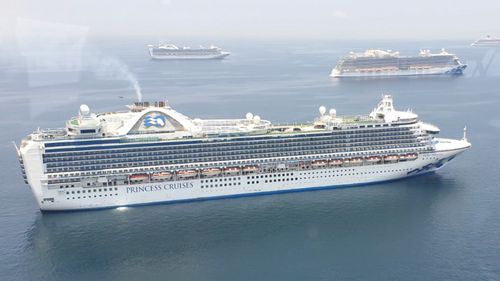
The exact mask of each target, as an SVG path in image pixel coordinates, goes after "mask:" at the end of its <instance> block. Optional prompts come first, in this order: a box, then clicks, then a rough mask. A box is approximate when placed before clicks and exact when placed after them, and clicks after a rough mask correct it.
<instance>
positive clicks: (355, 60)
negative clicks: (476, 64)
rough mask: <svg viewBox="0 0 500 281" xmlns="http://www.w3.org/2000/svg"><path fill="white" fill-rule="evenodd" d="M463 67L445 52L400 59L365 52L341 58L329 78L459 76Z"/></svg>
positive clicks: (379, 52)
mask: <svg viewBox="0 0 500 281" xmlns="http://www.w3.org/2000/svg"><path fill="white" fill-rule="evenodd" d="M465 68H466V65H465V64H462V63H461V62H460V60H459V59H458V57H457V56H455V55H454V54H450V53H448V52H446V51H445V50H442V51H441V52H440V53H431V52H430V51H429V50H421V51H420V53H419V54H418V55H417V56H400V55H399V52H391V51H382V50H367V51H365V52H363V53H354V52H351V53H350V54H349V55H348V56H347V57H344V58H343V59H341V60H340V61H339V62H338V63H337V65H336V66H335V68H334V69H333V70H332V72H331V74H330V76H332V77H377V76H411V75H439V74H449V75H459V74H462V72H463V70H464V69H465Z"/></svg>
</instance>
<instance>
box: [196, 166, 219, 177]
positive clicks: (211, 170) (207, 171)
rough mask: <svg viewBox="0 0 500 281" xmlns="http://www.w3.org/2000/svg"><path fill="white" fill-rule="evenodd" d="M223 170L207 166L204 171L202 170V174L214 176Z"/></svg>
mask: <svg viewBox="0 0 500 281" xmlns="http://www.w3.org/2000/svg"><path fill="white" fill-rule="evenodd" d="M221 172H222V170H221V169H219V168H207V169H203V171H201V174H202V175H204V176H205V177H213V176H217V175H220V173H221Z"/></svg>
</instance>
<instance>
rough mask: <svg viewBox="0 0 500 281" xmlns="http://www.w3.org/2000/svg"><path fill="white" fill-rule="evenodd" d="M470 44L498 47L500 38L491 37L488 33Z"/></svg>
mask: <svg viewBox="0 0 500 281" xmlns="http://www.w3.org/2000/svg"><path fill="white" fill-rule="evenodd" d="M472 46H474V47H490V48H492V47H500V38H493V37H491V36H489V35H487V36H486V37H484V38H481V39H478V40H476V41H475V42H474V43H472Z"/></svg>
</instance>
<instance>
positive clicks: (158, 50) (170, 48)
mask: <svg viewBox="0 0 500 281" xmlns="http://www.w3.org/2000/svg"><path fill="white" fill-rule="evenodd" d="M148 47H149V55H150V56H151V58H152V59H159V60H172V59H173V60H187V59H223V58H225V57H227V56H229V54H230V53H229V52H225V51H222V50H221V48H218V47H216V46H213V45H212V46H210V47H208V48H207V47H203V46H200V47H198V48H191V47H182V48H179V47H177V46H176V45H174V44H163V43H160V44H159V45H157V46H153V45H149V46H148Z"/></svg>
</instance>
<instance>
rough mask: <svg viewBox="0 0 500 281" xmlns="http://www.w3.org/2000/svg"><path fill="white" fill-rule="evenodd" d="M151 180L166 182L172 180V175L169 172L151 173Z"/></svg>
mask: <svg viewBox="0 0 500 281" xmlns="http://www.w3.org/2000/svg"><path fill="white" fill-rule="evenodd" d="M151 178H152V179H154V180H168V179H171V178H172V173H171V172H159V173H153V175H152V176H151Z"/></svg>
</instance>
